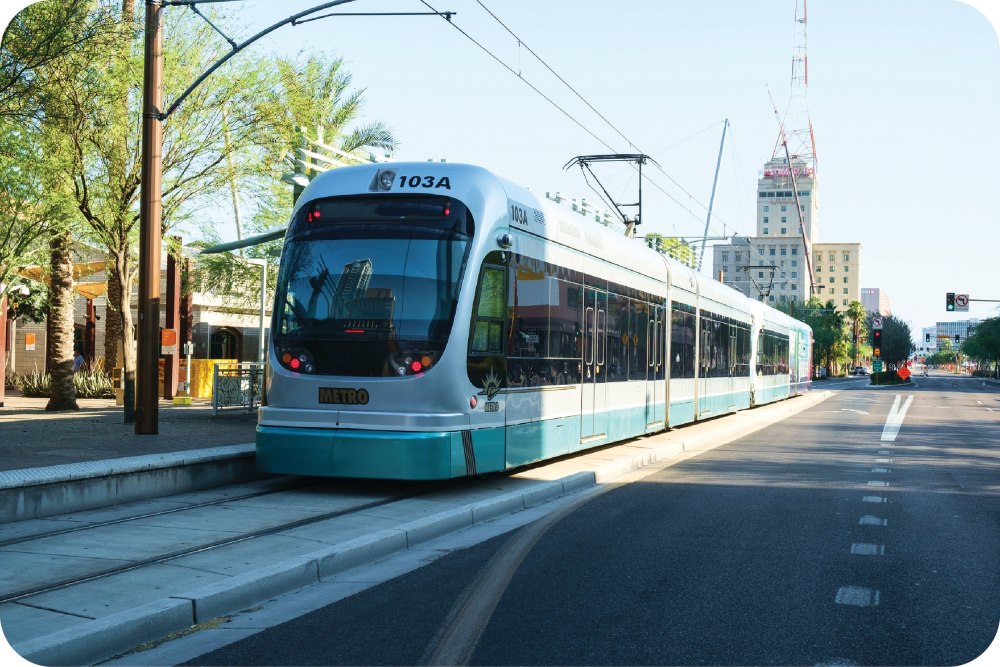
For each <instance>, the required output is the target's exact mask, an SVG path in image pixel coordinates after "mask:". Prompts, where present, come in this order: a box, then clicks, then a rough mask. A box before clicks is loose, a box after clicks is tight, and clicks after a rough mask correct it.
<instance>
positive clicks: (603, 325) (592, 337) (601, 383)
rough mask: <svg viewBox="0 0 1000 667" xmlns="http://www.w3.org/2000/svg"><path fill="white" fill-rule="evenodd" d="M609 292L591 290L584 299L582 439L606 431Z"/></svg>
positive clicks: (602, 433)
mask: <svg viewBox="0 0 1000 667" xmlns="http://www.w3.org/2000/svg"><path fill="white" fill-rule="evenodd" d="M607 328H608V293H607V292H604V291H602V290H596V289H593V288H591V287H587V288H585V289H584V299H583V392H582V405H581V406H580V439H581V440H587V439H590V438H598V437H600V436H603V435H604V434H605V433H606V432H607V419H608V417H607V402H608V394H607V372H606V369H605V363H606V362H607V359H606V356H607V341H606V340H605V336H606V335H607Z"/></svg>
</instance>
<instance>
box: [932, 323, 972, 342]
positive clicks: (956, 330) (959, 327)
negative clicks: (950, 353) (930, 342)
mask: <svg viewBox="0 0 1000 667" xmlns="http://www.w3.org/2000/svg"><path fill="white" fill-rule="evenodd" d="M978 324H979V320H977V319H971V320H958V321H956V322H938V323H937V325H936V326H935V327H934V328H935V330H936V331H937V333H936V334H935V335H934V337H935V338H937V340H938V341H939V342H938V347H942V345H941V342H943V341H944V340H945V339H947V340H949V341H951V347H953V348H954V347H958V346H959V345H961V344H962V343H964V342H965V341H966V339H967V338H968V337H969V336H970V335H972V332H973V331H975V329H976V325H978ZM955 336H958V339H957V340H956V339H955Z"/></svg>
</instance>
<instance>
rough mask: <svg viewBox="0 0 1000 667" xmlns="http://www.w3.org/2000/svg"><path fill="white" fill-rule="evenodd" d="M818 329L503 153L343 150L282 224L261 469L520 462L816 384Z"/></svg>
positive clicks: (373, 472)
mask: <svg viewBox="0 0 1000 667" xmlns="http://www.w3.org/2000/svg"><path fill="white" fill-rule="evenodd" d="M811 335H812V332H811V330H810V328H809V327H808V326H807V325H805V324H803V323H802V322H799V321H797V320H795V319H792V318H791V317H789V316H788V315H785V314H783V313H781V312H779V311H777V310H774V309H772V308H770V307H768V306H766V305H764V304H763V303H760V302H758V301H754V300H751V299H748V298H746V297H745V296H743V295H742V294H740V293H739V292H737V291H736V290H733V289H731V288H729V287H726V286H724V285H722V284H721V283H719V282H717V281H715V280H712V279H709V278H706V277H704V276H701V275H698V274H696V273H695V272H694V271H693V270H691V269H690V268H688V267H687V266H685V265H683V264H681V263H679V262H675V261H674V260H672V259H669V258H666V257H664V256H663V255H661V254H660V253H658V252H655V251H653V250H650V249H648V248H647V247H646V246H645V244H644V243H643V242H642V241H641V240H638V239H630V238H626V237H625V235H624V234H622V233H615V232H614V231H612V230H610V229H608V228H606V227H604V226H603V225H601V224H599V223H597V222H595V221H593V220H588V219H587V218H584V217H582V216H580V215H578V214H576V213H574V212H572V211H570V210H568V209H566V208H564V207H561V206H559V205H557V204H554V203H552V202H549V201H547V200H545V199H541V198H539V197H537V196H536V195H535V194H533V193H532V192H529V191H528V190H526V189H524V188H522V187H519V186H517V185H514V184H513V183H510V182H508V181H506V180H504V179H502V178H499V177H498V176H496V175H494V174H492V173H491V172H489V171H487V170H486V169H483V168H480V167H475V166H469V165H459V164H448V163H432V162H423V163H389V164H372V165H364V166H358V167H346V168H340V169H336V170H333V171H330V172H327V173H325V174H322V175H320V176H319V177H317V178H316V179H315V180H313V182H312V183H311V184H310V185H309V186H308V187H307V188H306V189H305V191H304V192H303V193H302V195H301V196H300V198H299V200H298V202H297V203H296V207H295V210H294V212H293V214H292V218H291V222H290V224H289V227H288V230H287V232H286V235H285V242H284V248H283V250H282V256H281V267H280V269H279V275H278V285H277V289H276V293H275V304H274V310H273V316H272V322H271V337H270V338H271V340H270V344H269V353H268V354H269V359H268V369H267V385H266V397H265V400H264V404H263V405H262V406H261V408H260V411H259V417H258V425H257V465H258V468H260V469H261V470H263V471H267V472H272V473H283V474H299V475H322V476H337V477H355V478H382V479H446V478H453V477H462V476H467V475H476V474H481V473H487V472H492V471H501V470H506V469H509V468H516V467H519V466H524V465H527V464H531V463H534V462H537V461H541V460H544V459H549V458H552V457H557V456H562V455H565V454H568V453H571V452H575V451H579V450H583V449H588V448H591V447H595V446H598V445H603V444H606V443H611V442H615V441H619V440H624V439H628V438H632V437H636V436H641V435H644V434H648V433H653V432H657V431H663V430H665V429H669V428H673V427H676V426H679V425H682V424H687V423H690V422H694V421H698V420H702V419H707V418H712V417H716V416H718V415H722V414H725V413H729V412H734V411H737V410H742V409H746V408H751V407H753V406H755V405H760V404H763V403H768V402H772V401H776V400H780V399H784V398H787V397H789V396H793V395H796V394H799V393H801V392H804V391H806V390H808V389H809V386H810V380H811V372H810V371H811V363H810V360H811V358H812V339H811Z"/></svg>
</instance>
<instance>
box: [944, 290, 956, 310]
mask: <svg viewBox="0 0 1000 667" xmlns="http://www.w3.org/2000/svg"><path fill="white" fill-rule="evenodd" d="M944 309H945V310H947V311H948V312H952V311H953V310H955V293H954V292H948V293H947V294H945V295H944Z"/></svg>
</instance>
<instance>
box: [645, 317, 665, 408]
mask: <svg viewBox="0 0 1000 667" xmlns="http://www.w3.org/2000/svg"><path fill="white" fill-rule="evenodd" d="M665 318H666V310H665V309H664V307H663V306H657V305H653V304H650V306H649V322H648V323H647V326H646V365H647V368H646V426H647V427H648V426H653V425H654V424H660V425H661V424H662V423H663V420H664V416H665V408H666V391H667V386H666V382H665V378H666V367H665V366H664V363H663V362H664V347H665V344H666V340H665V335H666V326H665V321H664V320H665Z"/></svg>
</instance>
